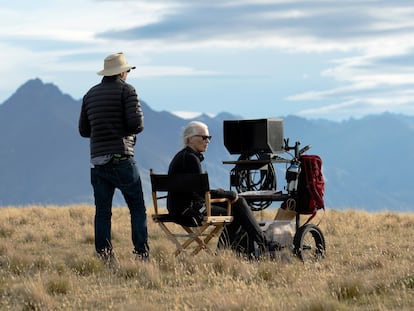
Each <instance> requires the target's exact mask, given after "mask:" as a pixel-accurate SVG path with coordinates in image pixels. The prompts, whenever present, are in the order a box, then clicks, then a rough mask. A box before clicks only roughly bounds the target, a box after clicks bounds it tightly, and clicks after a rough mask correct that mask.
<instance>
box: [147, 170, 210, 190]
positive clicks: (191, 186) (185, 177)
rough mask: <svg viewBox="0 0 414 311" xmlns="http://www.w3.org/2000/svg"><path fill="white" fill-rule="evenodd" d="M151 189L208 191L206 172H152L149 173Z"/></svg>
mask: <svg viewBox="0 0 414 311" xmlns="http://www.w3.org/2000/svg"><path fill="white" fill-rule="evenodd" d="M150 176H151V187H152V191H162V192H168V191H171V192H207V191H210V186H209V182H208V174H207V173H202V174H176V175H165V174H153V173H151V175H150Z"/></svg>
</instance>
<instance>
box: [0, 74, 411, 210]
mask: <svg viewBox="0 0 414 311" xmlns="http://www.w3.org/2000/svg"><path fill="white" fill-rule="evenodd" d="M138 93H139V89H138ZM142 105H143V110H144V115H145V130H144V132H143V133H142V134H141V135H139V136H138V143H137V146H136V158H137V160H138V165H139V169H140V173H141V176H142V178H143V182H144V191H145V196H146V198H147V201H149V187H148V171H149V168H154V169H155V170H156V171H157V172H165V171H166V170H167V167H168V163H169V161H170V159H171V157H172V156H173V155H174V154H175V152H177V150H178V149H180V148H181V142H180V132H181V129H182V127H183V126H184V125H185V124H186V123H187V122H188V120H184V119H181V118H179V117H177V116H175V115H173V114H171V113H169V112H167V111H154V110H152V109H151V107H150V105H148V104H147V103H145V102H144V101H143V102H142ZM80 106H81V102H80V101H79V100H74V99H73V98H71V97H70V96H69V95H66V94H64V93H62V91H61V90H59V88H58V87H57V86H55V85H53V84H49V83H43V82H42V81H41V80H39V79H33V80H29V81H27V82H26V83H25V84H23V85H22V86H21V87H19V88H18V89H17V90H16V92H15V93H14V94H13V95H12V96H11V97H10V98H9V99H7V100H6V101H5V102H4V103H3V104H1V105H0V132H1V133H2V135H1V136H0V155H1V159H2V161H1V162H0V171H1V174H0V185H1V187H0V206H7V205H27V204H34V203H37V204H75V203H91V202H93V198H92V189H91V186H90V184H89V151H88V148H89V145H88V144H89V142H88V140H87V139H83V138H81V137H80V136H79V134H78V130H77V126H78V116H79V111H80ZM223 109H225V107H223ZM268 117H279V116H275V115H272V116H268ZM198 119H199V120H200V119H201V120H203V121H204V122H206V123H207V124H208V125H209V128H210V132H211V134H212V135H213V140H212V142H211V144H210V146H209V150H208V151H207V153H206V160H205V162H204V164H205V169H207V170H208V172H209V175H210V179H211V183H212V187H219V186H220V187H226V188H227V187H229V171H230V170H231V168H232V167H231V166H229V165H223V164H222V161H225V160H231V159H235V157H236V156H234V155H233V156H231V155H230V154H229V153H228V152H227V150H226V149H225V147H224V144H223V137H222V136H223V133H222V132H223V131H222V127H223V120H231V119H237V116H234V115H232V114H229V113H225V112H223V113H222V114H220V115H218V116H216V117H214V118H211V117H209V116H206V115H203V116H201V117H200V118H198ZM283 119H284V135H285V137H286V138H290V141H291V142H294V141H296V140H298V141H301V143H302V145H308V144H311V145H312V149H311V150H310V151H309V153H315V154H319V155H320V156H321V157H322V159H323V161H324V174H325V177H326V196H325V200H326V205H327V206H328V208H339V209H344V208H349V207H351V208H358V209H365V210H384V209H389V210H397V211H413V210H414V207H413V204H412V202H414V193H413V192H412V191H411V180H410V177H411V176H412V175H413V173H414V166H413V165H409V164H407V163H408V162H409V160H410V159H411V158H412V157H413V155H414V141H413V140H412V139H411V137H413V134H414V133H413V132H414V118H413V117H408V116H403V115H396V114H391V113H386V114H381V115H375V116H369V117H365V118H363V119H358V120H354V119H351V120H347V121H344V122H331V121H327V120H308V119H304V118H299V117H295V116H286V117H284V118H283ZM276 170H277V175H278V179H279V188H283V186H284V180H283V177H284V170H285V167H284V166H283V165H282V166H281V165H278V166H277V168H276ZM115 203H116V204H124V202H123V200H122V197H121V196H120V195H119V193H117V194H116V197H115Z"/></svg>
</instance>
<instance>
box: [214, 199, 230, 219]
mask: <svg viewBox="0 0 414 311" xmlns="http://www.w3.org/2000/svg"><path fill="white" fill-rule="evenodd" d="M211 203H226V209H227V216H231V200H230V199H227V198H215V199H210V204H211ZM210 206H211V205H210ZM210 208H211V207H210Z"/></svg>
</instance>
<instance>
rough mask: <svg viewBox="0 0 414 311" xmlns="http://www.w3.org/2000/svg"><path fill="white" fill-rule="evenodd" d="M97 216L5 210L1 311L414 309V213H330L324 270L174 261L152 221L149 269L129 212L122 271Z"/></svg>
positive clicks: (120, 217) (119, 235)
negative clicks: (98, 241) (108, 259)
mask: <svg viewBox="0 0 414 311" xmlns="http://www.w3.org/2000/svg"><path fill="white" fill-rule="evenodd" d="M150 214H151V210H148V215H150ZM93 215H94V208H93V207H92V206H88V205H76V206H75V205H73V206H64V207H61V206H29V207H3V208H0V297H1V299H0V310H314V311H316V310H414V264H413V250H414V239H413V238H414V214H399V213H391V212H381V213H366V212H362V211H355V210H346V211H335V210H328V211H327V212H326V213H325V215H324V216H323V218H322V220H321V223H320V225H319V226H320V228H321V229H322V231H323V233H324V235H325V239H326V243H327V253H326V258H324V259H323V260H321V261H319V262H316V263H303V262H301V261H300V260H298V259H297V258H295V257H294V256H293V254H292V253H291V252H290V251H288V250H286V251H283V252H281V253H280V254H278V256H277V257H276V259H275V260H273V261H271V260H260V261H247V260H243V259H240V258H238V257H237V256H235V255H234V254H233V253H231V252H221V253H219V254H218V255H217V256H209V255H207V254H205V253H201V254H199V255H197V256H196V257H190V256H180V257H178V258H174V257H173V256H172V255H171V252H172V251H173V248H172V244H171V243H170V242H169V241H168V240H166V238H165V237H164V235H163V233H162V232H161V231H160V229H159V228H158V227H156V225H155V224H154V223H153V222H152V220H151V218H150V217H148V226H149V237H150V247H151V259H150V261H149V262H148V263H142V262H136V261H134V257H133V255H132V245H131V241H130V222H129V213H128V209H127V208H123V207H120V208H115V209H114V210H113V225H112V231H113V245H114V249H115V251H116V254H117V258H118V260H119V267H118V268H117V269H113V270H109V269H108V268H107V267H105V265H104V264H103V263H102V262H101V261H100V260H99V259H98V258H97V257H96V255H95V253H94V246H93V245H94V244H93V241H94V237H93ZM257 216H258V217H264V218H265V219H266V218H272V216H273V215H272V211H265V214H264V215H257Z"/></svg>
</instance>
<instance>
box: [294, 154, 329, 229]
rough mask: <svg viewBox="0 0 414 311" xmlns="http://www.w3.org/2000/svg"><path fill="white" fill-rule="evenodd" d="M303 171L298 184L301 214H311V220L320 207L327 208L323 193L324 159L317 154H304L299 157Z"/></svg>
mask: <svg viewBox="0 0 414 311" xmlns="http://www.w3.org/2000/svg"><path fill="white" fill-rule="evenodd" d="M299 161H300V163H301V171H300V174H299V184H298V204H297V207H296V211H297V212H298V213H299V214H311V215H312V216H311V217H310V219H309V220H308V221H310V220H311V219H312V218H313V217H314V216H315V215H316V213H317V211H318V210H319V209H325V203H324V200H323V195H324V193H325V180H324V178H323V174H322V160H321V158H320V157H319V156H317V155H302V156H301V157H300V158H299Z"/></svg>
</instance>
